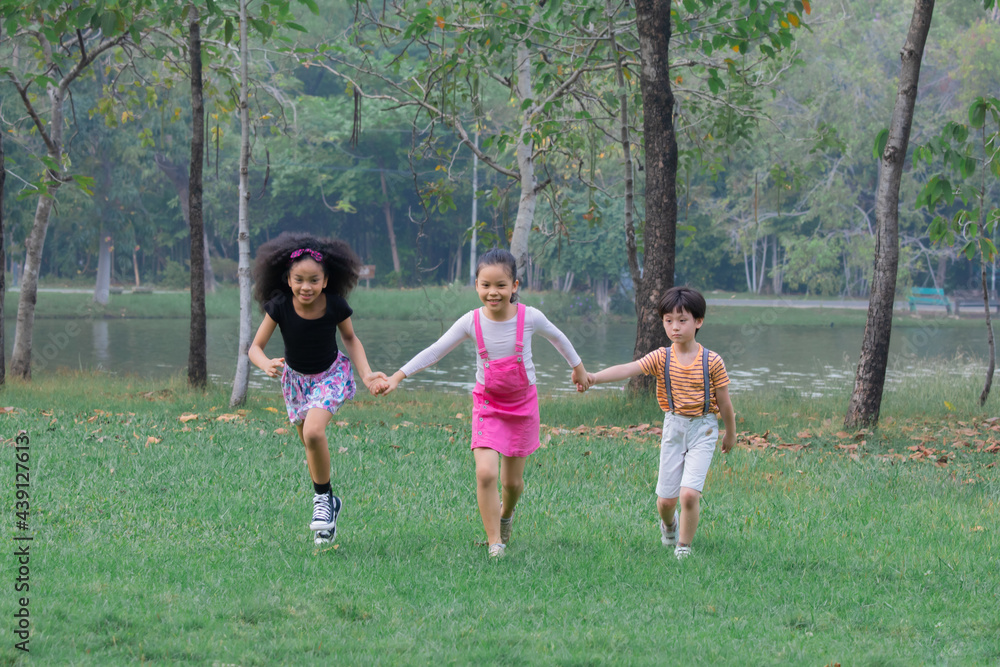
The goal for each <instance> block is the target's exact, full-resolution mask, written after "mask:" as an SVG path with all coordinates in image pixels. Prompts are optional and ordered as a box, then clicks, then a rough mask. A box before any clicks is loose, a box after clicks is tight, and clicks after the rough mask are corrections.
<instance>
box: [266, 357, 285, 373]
mask: <svg viewBox="0 0 1000 667" xmlns="http://www.w3.org/2000/svg"><path fill="white" fill-rule="evenodd" d="M284 365H285V358H284V357H275V358H274V359H268V360H267V366H265V367H264V372H265V373H267V376H268V377H272V378H276V377H278V376H279V375H281V369H282V368H283V367H284Z"/></svg>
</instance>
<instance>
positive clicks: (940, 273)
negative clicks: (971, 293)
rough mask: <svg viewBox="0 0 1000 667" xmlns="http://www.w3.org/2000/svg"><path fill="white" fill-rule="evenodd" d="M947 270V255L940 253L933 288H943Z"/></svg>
mask: <svg viewBox="0 0 1000 667" xmlns="http://www.w3.org/2000/svg"><path fill="white" fill-rule="evenodd" d="M947 269H948V255H947V253H943V252H942V253H941V254H940V255H938V265H937V274H936V275H935V276H934V287H944V276H945V271H947Z"/></svg>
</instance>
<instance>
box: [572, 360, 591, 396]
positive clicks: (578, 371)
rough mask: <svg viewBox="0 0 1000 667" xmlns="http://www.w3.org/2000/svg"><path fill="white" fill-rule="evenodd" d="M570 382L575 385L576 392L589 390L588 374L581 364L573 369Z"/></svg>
mask: <svg viewBox="0 0 1000 667" xmlns="http://www.w3.org/2000/svg"><path fill="white" fill-rule="evenodd" d="M572 380H573V383H574V384H576V390H577V391H580V392H583V391H587V390H588V389H590V386H591V384H592V383H591V381H590V374H589V373H587V370H586V369H585V368H584V367H583V364H580V365H579V366H576V367H575V368H573V376H572Z"/></svg>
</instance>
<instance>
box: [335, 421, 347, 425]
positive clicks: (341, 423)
mask: <svg viewBox="0 0 1000 667" xmlns="http://www.w3.org/2000/svg"><path fill="white" fill-rule="evenodd" d="M336 424H337V426H349V425H350V424H349V423H348V422H345V421H339V422H336Z"/></svg>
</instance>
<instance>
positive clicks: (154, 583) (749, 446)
mask: <svg viewBox="0 0 1000 667" xmlns="http://www.w3.org/2000/svg"><path fill="white" fill-rule="evenodd" d="M942 382H943V383H944V386H941V384H938V385H937V386H936V387H929V386H927V383H926V382H919V381H917V380H914V381H913V385H910V386H897V387H893V388H892V389H891V391H890V392H888V393H887V395H886V400H885V401H884V403H883V407H882V422H883V425H882V427H881V428H879V429H878V430H876V431H873V432H868V431H860V432H856V433H855V432H850V433H848V432H845V431H843V430H842V425H841V421H842V415H843V411H844V407H845V405H846V397H838V398H830V399H821V400H817V401H803V400H802V399H800V398H798V397H797V396H795V395H793V394H791V393H790V392H785V393H779V394H763V393H760V392H755V393H753V394H752V395H741V394H736V395H735V396H734V403H735V407H736V411H737V417H738V423H737V427H738V430H739V431H740V437H739V445H738V447H737V448H736V449H735V450H734V451H733V452H731V453H730V454H729V455H726V456H723V455H722V454H721V453H720V454H718V455H717V456H716V459H715V461H713V464H712V468H711V471H710V473H709V477H708V481H707V485H706V493H705V497H704V501H703V506H702V521H701V525H700V527H699V531H698V534H697V536H696V539H695V543H694V550H695V555H694V557H693V558H690V559H688V560H687V561H684V562H681V563H678V562H677V561H676V560H675V559H674V557H673V554H672V552H671V551H669V550H667V549H664V548H663V547H662V546H661V545H660V539H659V530H658V527H657V526H658V524H657V517H656V514H655V509H654V496H653V486H654V484H655V478H656V461H657V455H658V451H657V450H658V438H657V437H656V435H655V433H654V431H653V428H654V427H656V426H657V425H658V423H659V420H660V419H662V413H661V412H659V411H658V410H657V409H656V407H655V405H654V404H653V403H652V402H650V401H649V400H648V399H636V398H629V397H626V396H624V395H623V394H620V393H618V392H609V391H604V392H592V393H590V394H588V395H586V396H582V397H575V396H574V397H560V398H553V399H546V400H543V402H542V422H543V424H545V427H544V429H543V440H544V441H545V445H544V448H542V449H540V450H538V452H537V453H536V454H534V455H533V456H532V458H531V459H530V461H529V465H528V469H527V471H526V475H525V478H526V483H527V487H526V491H525V494H524V496H523V500H522V504H521V505H520V508H519V510H518V514H517V519H516V523H515V528H514V535H513V539H512V541H511V544H510V547H509V549H508V555H507V558H506V559H504V560H503V561H500V562H488V561H487V557H486V552H485V549H484V548H482V547H479V546H476V545H475V542H476V541H477V540H481V539H483V536H484V534H483V528H482V524H481V521H480V518H479V514H478V510H477V507H476V502H475V489H474V483H473V461H472V456H471V454H470V453H469V449H468V444H467V443H468V439H469V424H468V418H469V417H468V416H469V413H470V410H471V401H470V400H469V398H468V397H465V396H460V395H452V394H437V393H421V392H408V391H405V390H400V391H398V392H397V393H395V394H393V395H391V396H389V397H387V398H384V399H381V400H376V399H372V398H369V397H366V398H363V399H361V400H358V401H355V402H354V403H353V404H351V405H349V406H348V407H345V408H344V410H343V411H342V412H341V413H340V415H338V417H337V420H338V421H339V422H340V424H339V425H331V427H330V431H329V434H330V438H331V449H332V456H333V484H334V489H335V492H337V493H338V494H339V495H341V496H342V497H343V498H344V501H345V509H344V511H343V513H342V514H341V518H340V521H339V528H340V533H339V535H338V540H337V543H336V544H335V545H333V546H327V547H316V546H315V545H313V543H312V539H311V534H310V533H309V531H308V530H307V524H308V521H309V519H310V514H311V498H312V497H311V494H312V491H311V486H310V485H309V483H308V479H307V472H306V468H305V464H304V455H303V451H302V447H301V445H300V444H299V442H298V441H297V439H296V437H295V436H294V431H293V430H291V429H288V428H287V424H286V423H285V419H284V416H283V415H284V410H283V406H282V404H281V399H280V393H279V391H278V390H277V386H276V385H275V387H274V388H273V391H268V392H258V393H254V394H252V395H251V397H250V400H249V402H248V405H247V406H246V409H245V411H244V412H242V413H236V412H235V411H232V410H230V409H229V408H228V407H227V397H228V390H227V389H226V388H224V387H223V388H218V389H213V390H210V391H209V392H208V393H206V394H198V393H192V392H189V391H188V390H187V389H186V388H185V387H184V385H183V384H182V383H180V382H179V381H175V382H166V383H161V384H150V383H148V382H146V381H141V380H133V381H129V380H116V379H106V378H97V377H92V376H77V375H65V376H59V377H54V378H51V379H46V380H44V381H42V382H36V383H33V384H31V385H21V384H11V385H8V386H7V388H6V389H5V390H4V391H3V392H2V393H0V405H4V406H11V407H13V408H14V410H13V411H12V412H5V413H4V414H0V423H2V424H3V425H4V431H3V435H4V438H7V439H10V438H13V436H14V435H15V434H16V433H17V431H18V429H26V430H27V431H28V432H29V435H30V438H31V444H30V453H31V460H30V467H31V494H32V495H31V504H32V505H31V519H30V522H31V527H32V530H33V534H34V536H35V539H34V542H32V543H31V563H30V567H31V573H30V585H31V591H30V610H31V623H32V632H33V634H32V636H31V643H30V648H31V653H30V654H22V653H20V652H18V651H16V650H15V649H14V648H13V645H14V642H15V641H16V638H15V637H14V636H13V635H12V633H11V632H10V629H12V628H13V626H14V623H13V616H12V614H13V613H14V605H15V601H16V598H15V593H14V592H13V590H12V589H13V580H14V576H15V575H14V572H15V566H14V562H13V558H12V557H11V556H10V555H9V554H10V552H11V551H12V549H11V547H10V545H12V544H14V541H13V536H14V533H15V530H14V516H13V514H14V511H13V507H14V497H13V493H14V492H13V484H12V483H11V484H8V483H6V482H5V483H4V484H3V489H4V494H5V497H6V499H7V504H8V507H10V508H11V511H10V512H9V514H8V520H6V521H4V522H2V524H0V526H2V527H0V536H2V539H3V540H4V543H5V544H6V545H7V548H6V551H7V553H8V556H7V559H6V563H7V565H6V567H4V569H3V571H4V573H5V574H4V577H5V580H4V581H3V582H2V585H0V588H2V589H3V590H4V591H6V592H5V593H4V595H3V604H4V606H3V607H2V608H3V610H4V612H3V614H2V616H3V618H5V619H6V621H5V622H6V623H7V628H5V632H4V637H5V638H6V639H5V641H4V642H3V644H2V646H0V662H2V664H39V665H43V664H44V665H69V664H72V665H113V664H131V663H138V662H152V663H154V664H173V663H181V662H190V663H192V664H203V665H275V664H414V665H424V664H428V663H432V662H434V663H439V664H542V665H551V664H559V665H571V664H572V665H580V664H621V663H626V664H657V665H663V664H676V663H687V662H691V663H696V664H739V665H762V664H763V665H770V664H775V665H783V664H807V665H827V664H829V665H832V664H834V663H838V662H839V663H841V664H844V665H928V664H935V665H937V664H948V665H966V664H968V665H992V664H997V663H998V662H1000V614H998V613H997V609H998V608H1000V577H998V576H997V568H998V565H1000V560H998V556H1000V534H998V526H1000V521H998V519H1000V516H998V515H1000V474H998V469H1000V467H998V466H997V461H1000V454H998V453H996V452H995V450H994V445H996V443H997V437H998V436H1000V426H998V425H997V422H994V421H990V413H991V412H992V413H995V412H996V411H995V409H994V408H990V407H989V406H988V409H987V410H981V409H979V408H978V405H977V404H976V400H975V399H976V396H977V393H978V387H976V386H974V385H976V384H977V381H963V380H959V379H954V380H952V379H947V378H946V379H944V380H942ZM945 400H947V404H945ZM994 403H995V399H994V400H993V401H991V405H992V404H994ZM182 415H188V416H190V415H197V418H192V419H189V420H187V421H182V420H181V419H180V417H181V416H182ZM224 415H225V416H224ZM630 426H635V427H641V428H635V429H633V430H631V431H615V430H613V427H621V428H625V427H630ZM281 429H285V430H284V432H282V431H281ZM6 443H7V444H8V447H6V448H4V451H5V452H6V457H7V460H6V461H5V462H4V463H3V468H4V470H6V471H7V472H6V474H7V475H8V478H9V479H10V480H11V481H13V476H14V475H13V470H14V453H15V450H14V449H13V442H12V441H11V440H6ZM911 448H913V449H911ZM996 449H1000V447H997V448H996Z"/></svg>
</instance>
